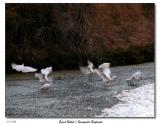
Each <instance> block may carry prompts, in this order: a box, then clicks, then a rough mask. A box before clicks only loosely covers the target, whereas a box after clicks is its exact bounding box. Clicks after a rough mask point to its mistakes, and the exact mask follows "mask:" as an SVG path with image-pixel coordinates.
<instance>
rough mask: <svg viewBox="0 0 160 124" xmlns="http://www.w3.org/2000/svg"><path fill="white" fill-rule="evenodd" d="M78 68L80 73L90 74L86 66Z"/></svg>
mask: <svg viewBox="0 0 160 124" xmlns="http://www.w3.org/2000/svg"><path fill="white" fill-rule="evenodd" d="M79 69H80V71H81V73H82V74H90V73H91V72H90V71H89V68H88V67H84V66H79Z"/></svg>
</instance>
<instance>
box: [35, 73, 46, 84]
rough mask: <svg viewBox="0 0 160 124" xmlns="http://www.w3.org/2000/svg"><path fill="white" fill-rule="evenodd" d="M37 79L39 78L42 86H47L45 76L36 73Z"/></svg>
mask: <svg viewBox="0 0 160 124" xmlns="http://www.w3.org/2000/svg"><path fill="white" fill-rule="evenodd" d="M35 77H36V78H38V79H39V82H40V83H42V84H45V82H47V80H46V79H45V77H44V75H42V74H41V73H35Z"/></svg>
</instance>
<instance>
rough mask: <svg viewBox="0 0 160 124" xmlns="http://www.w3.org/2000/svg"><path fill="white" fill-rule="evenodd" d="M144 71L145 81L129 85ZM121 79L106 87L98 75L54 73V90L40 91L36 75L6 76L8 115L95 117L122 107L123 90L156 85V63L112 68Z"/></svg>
mask: <svg viewBox="0 0 160 124" xmlns="http://www.w3.org/2000/svg"><path fill="white" fill-rule="evenodd" d="M137 70H141V71H142V72H143V74H144V79H143V80H141V81H140V82H139V85H137V86H134V87H133V86H132V87H131V86H128V84H127V82H126V81H125V79H126V78H128V77H129V76H130V75H131V74H132V73H133V72H135V71H137ZM111 71H112V74H113V75H116V76H117V77H118V79H117V80H116V81H112V82H111V83H109V84H105V83H103V82H102V81H101V79H100V78H99V77H98V76H97V75H92V76H91V78H90V79H89V77H88V76H86V75H82V74H80V73H79V71H63V72H54V73H53V75H54V76H55V78H54V82H53V86H52V87H51V89H49V90H48V91H40V90H39V88H40V86H41V85H40V83H39V81H38V80H36V79H34V74H11V75H6V90H5V92H6V98H5V104H6V105H5V110H6V111H5V113H6V117H9V118H61V117H74V118H76V117H81V118H82V117H94V116H95V115H100V114H101V112H102V110H103V109H104V108H110V107H112V106H113V105H115V104H118V102H119V100H118V99H117V98H116V97H114V96H115V95H116V94H118V93H120V92H122V90H130V89H133V88H136V87H139V86H141V85H144V84H149V83H154V82H155V80H154V75H155V74H154V63H146V64H140V65H134V66H121V67H113V68H111Z"/></svg>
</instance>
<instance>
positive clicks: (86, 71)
mask: <svg viewBox="0 0 160 124" xmlns="http://www.w3.org/2000/svg"><path fill="white" fill-rule="evenodd" d="M87 63H88V65H87V66H79V69H80V71H81V73H82V74H86V75H88V74H89V81H91V76H92V75H91V74H92V73H95V71H94V69H93V63H92V62H91V61H89V60H87Z"/></svg>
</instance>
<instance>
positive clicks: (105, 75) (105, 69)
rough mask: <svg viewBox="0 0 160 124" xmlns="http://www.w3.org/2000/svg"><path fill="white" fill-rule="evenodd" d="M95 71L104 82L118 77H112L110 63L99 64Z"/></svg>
mask: <svg viewBox="0 0 160 124" xmlns="http://www.w3.org/2000/svg"><path fill="white" fill-rule="evenodd" d="M95 72H96V74H97V75H99V76H100V77H101V78H102V79H103V82H106V81H112V80H114V79H116V76H113V77H111V70H110V63H103V64H101V65H99V66H98V69H95Z"/></svg>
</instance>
